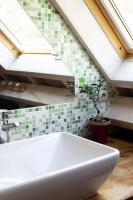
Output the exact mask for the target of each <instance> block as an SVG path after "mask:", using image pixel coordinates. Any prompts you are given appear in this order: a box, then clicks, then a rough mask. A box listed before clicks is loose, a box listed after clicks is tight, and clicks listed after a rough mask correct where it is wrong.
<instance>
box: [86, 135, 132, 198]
mask: <svg viewBox="0 0 133 200" xmlns="http://www.w3.org/2000/svg"><path fill="white" fill-rule="evenodd" d="M107 145H109V146H111V147H114V148H117V149H119V150H120V155H121V156H120V160H119V162H118V164H117V166H116V168H115V170H114V171H113V174H112V175H111V177H110V178H109V179H108V180H107V181H106V183H105V184H104V185H103V186H102V187H101V189H100V190H99V192H98V194H97V195H94V196H92V197H90V198H87V199H86V200H125V199H128V198H130V197H132V196H133V143H132V142H127V141H123V140H120V139H115V138H113V137H111V138H109V141H108V144H107Z"/></svg>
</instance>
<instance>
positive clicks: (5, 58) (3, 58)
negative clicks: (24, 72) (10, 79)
mask: <svg viewBox="0 0 133 200" xmlns="http://www.w3.org/2000/svg"><path fill="white" fill-rule="evenodd" d="M15 58H16V57H15V56H14V55H13V54H12V53H11V52H10V51H9V50H8V49H7V47H6V46H5V45H4V44H3V43H2V42H0V65H2V67H3V68H5V69H6V68H7V67H8V66H9V65H11V63H12V62H13V61H14V60H15Z"/></svg>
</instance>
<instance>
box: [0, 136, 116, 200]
mask: <svg viewBox="0 0 133 200" xmlns="http://www.w3.org/2000/svg"><path fill="white" fill-rule="evenodd" d="M118 158H119V151H118V150H116V149H113V148H111V147H107V146H104V145H101V144H98V143H95V142H92V141H90V140H86V139H83V138H80V137H78V136H75V135H72V134H69V133H52V134H49V135H46V136H38V137H35V138H31V139H25V140H21V141H17V142H10V143H8V144H2V145H0V200H80V199H85V198H87V197H88V196H91V195H93V194H95V193H96V192H97V190H98V189H99V187H100V186H101V185H102V184H103V183H104V182H105V180H106V179H107V177H108V176H109V175H110V174H111V172H112V170H113V168H114V167H115V165H116V162H117V160H118Z"/></svg>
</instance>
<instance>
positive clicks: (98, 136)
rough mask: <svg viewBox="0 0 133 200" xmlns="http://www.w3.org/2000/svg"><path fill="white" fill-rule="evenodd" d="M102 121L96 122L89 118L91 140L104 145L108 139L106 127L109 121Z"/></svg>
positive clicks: (105, 119)
mask: <svg viewBox="0 0 133 200" xmlns="http://www.w3.org/2000/svg"><path fill="white" fill-rule="evenodd" d="M103 119H104V120H103V121H96V119H95V118H90V120H89V124H90V126H91V131H92V139H93V140H94V141H95V142H99V143H102V144H105V143H106V142H107V137H108V126H109V125H110V124H111V120H110V119H108V118H103Z"/></svg>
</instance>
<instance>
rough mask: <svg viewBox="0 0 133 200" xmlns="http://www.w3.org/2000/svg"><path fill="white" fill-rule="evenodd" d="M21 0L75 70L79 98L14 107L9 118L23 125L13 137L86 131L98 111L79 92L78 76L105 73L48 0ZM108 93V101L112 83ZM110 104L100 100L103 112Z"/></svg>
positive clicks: (89, 77)
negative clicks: (28, 106)
mask: <svg viewBox="0 0 133 200" xmlns="http://www.w3.org/2000/svg"><path fill="white" fill-rule="evenodd" d="M18 2H19V3H20V4H21V5H22V7H23V8H24V9H25V11H26V12H27V13H28V15H29V16H30V17H31V19H32V20H33V21H34V23H35V24H36V26H37V27H38V28H39V30H40V31H41V32H42V34H43V35H44V37H45V38H46V39H47V41H48V42H49V43H50V44H51V45H52V46H53V47H54V49H55V51H56V52H57V53H58V54H59V55H60V57H61V58H62V60H63V61H64V62H65V63H66V65H67V66H69V69H70V70H71V71H72V72H73V73H74V75H75V93H76V98H75V102H73V103H64V104H58V105H50V106H42V107H36V108H26V109H19V110H14V113H13V114H10V116H9V118H10V119H9V121H18V122H20V126H19V127H18V128H16V129H12V130H11V131H10V140H18V139H22V138H26V137H32V136H35V135H42V134H48V133H51V132H57V131H68V132H71V133H74V134H77V135H84V134H86V131H87V128H86V127H87V124H88V119H89V118H90V117H92V116H94V115H95V109H94V108H93V103H92V101H91V100H90V99H89V97H88V96H87V95H86V94H80V93H79V78H80V77H81V76H84V77H85V79H86V81H87V82H89V83H91V82H93V81H95V80H97V79H99V78H102V74H101V73H100V72H99V70H98V68H97V66H96V65H95V64H94V62H93V61H92V60H91V58H90V57H89V55H88V54H87V52H86V51H85V49H84V48H83V47H82V46H81V44H80V43H79V42H78V40H77V39H76V38H75V36H74V35H73V33H72V32H71V30H70V29H69V27H68V26H67V25H66V23H65V22H64V20H63V18H62V17H61V16H60V14H59V13H58V11H57V10H56V9H55V8H54V7H53V6H52V5H51V4H50V2H49V0H18ZM108 87H109V86H108ZM109 93H110V99H109V102H108V103H107V104H108V105H109V103H110V102H111V96H112V90H111V89H110V87H109ZM108 105H106V103H101V105H100V106H101V109H102V110H103V112H105V111H106V106H108Z"/></svg>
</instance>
